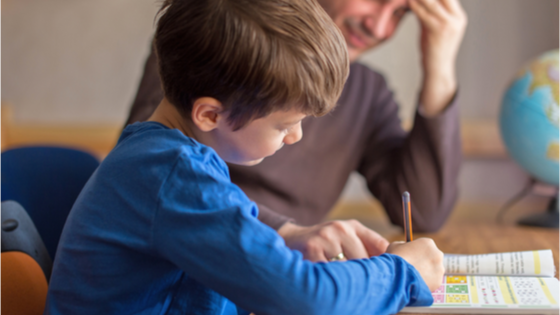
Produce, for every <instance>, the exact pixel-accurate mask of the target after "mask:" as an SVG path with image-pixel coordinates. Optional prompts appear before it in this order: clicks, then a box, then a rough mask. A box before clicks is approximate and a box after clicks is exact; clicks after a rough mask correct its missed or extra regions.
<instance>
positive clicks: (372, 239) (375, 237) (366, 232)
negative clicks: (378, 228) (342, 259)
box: [356, 223, 389, 257]
mask: <svg viewBox="0 0 560 315" xmlns="http://www.w3.org/2000/svg"><path fill="white" fill-rule="evenodd" d="M356 234H357V236H358V237H359V238H360V240H361V242H362V244H363V245H364V247H365V248H366V251H367V254H368V257H371V256H379V255H381V254H384V253H385V251H387V247H388V246H389V241H388V240H387V239H386V238H384V237H383V236H381V235H379V234H378V233H377V232H375V231H373V230H370V229H368V228H367V227H365V226H363V225H362V224H361V223H360V224H359V226H357V227H356Z"/></svg>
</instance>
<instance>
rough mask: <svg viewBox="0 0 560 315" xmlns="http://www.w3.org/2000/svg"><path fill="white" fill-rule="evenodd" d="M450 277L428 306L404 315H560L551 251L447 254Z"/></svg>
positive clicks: (447, 277)
mask: <svg viewBox="0 0 560 315" xmlns="http://www.w3.org/2000/svg"><path fill="white" fill-rule="evenodd" d="M444 265H445V271H446V274H445V276H444V277H443V282H442V285H441V286H440V287H439V288H438V289H437V290H436V291H434V292H432V295H433V297H434V304H433V305H432V306H430V307H405V308H404V309H403V310H402V311H401V312H403V313H446V314H558V312H559V308H558V293H559V292H558V279H556V278H554V274H555V272H556V270H555V267H554V259H553V257H552V251H551V250H538V251H527V252H512V253H495V254H484V255H447V254H446V255H445V256H444Z"/></svg>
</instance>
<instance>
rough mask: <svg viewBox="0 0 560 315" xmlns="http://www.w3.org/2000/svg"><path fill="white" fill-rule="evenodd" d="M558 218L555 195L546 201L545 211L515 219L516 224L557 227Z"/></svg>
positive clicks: (559, 218)
mask: <svg viewBox="0 0 560 315" xmlns="http://www.w3.org/2000/svg"><path fill="white" fill-rule="evenodd" d="M559 220H560V217H559V213H558V196H556V197H554V198H552V199H551V200H550V202H549V203H548V208H547V210H546V212H544V213H537V214H532V215H529V216H526V217H524V218H522V219H520V220H519V221H517V224H519V225H525V226H538V227H546V228H555V229H557V228H558V223H559Z"/></svg>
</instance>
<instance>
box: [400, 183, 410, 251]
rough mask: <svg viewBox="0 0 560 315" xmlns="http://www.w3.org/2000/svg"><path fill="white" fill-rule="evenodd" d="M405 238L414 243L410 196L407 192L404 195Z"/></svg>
mask: <svg viewBox="0 0 560 315" xmlns="http://www.w3.org/2000/svg"><path fill="white" fill-rule="evenodd" d="M402 203H403V218H404V237H405V239H406V241H407V242H410V241H412V217H411V216H410V194H409V193H408V191H405V192H404V193H403V194H402Z"/></svg>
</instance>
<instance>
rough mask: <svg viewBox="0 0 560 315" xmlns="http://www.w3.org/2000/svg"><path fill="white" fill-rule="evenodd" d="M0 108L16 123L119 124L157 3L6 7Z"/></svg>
mask: <svg viewBox="0 0 560 315" xmlns="http://www.w3.org/2000/svg"><path fill="white" fill-rule="evenodd" d="M2 5H3V8H2V79H3V80H2V100H5V101H9V102H11V103H12V104H13V106H14V120H16V121H20V122H48V123H66V122H80V123H121V122H123V121H124V119H125V117H126V115H127V111H128V106H129V104H130V102H131V100H132V98H133V96H134V93H135V91H136V85H137V84H138V81H139V78H140V75H141V71H142V63H143V61H144V58H145V57H146V54H147V50H148V45H149V41H150V38H151V35H152V31H153V28H152V25H153V18H154V14H155V12H156V11H157V4H156V1H155V0H7V1H6V0H5V1H2Z"/></svg>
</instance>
